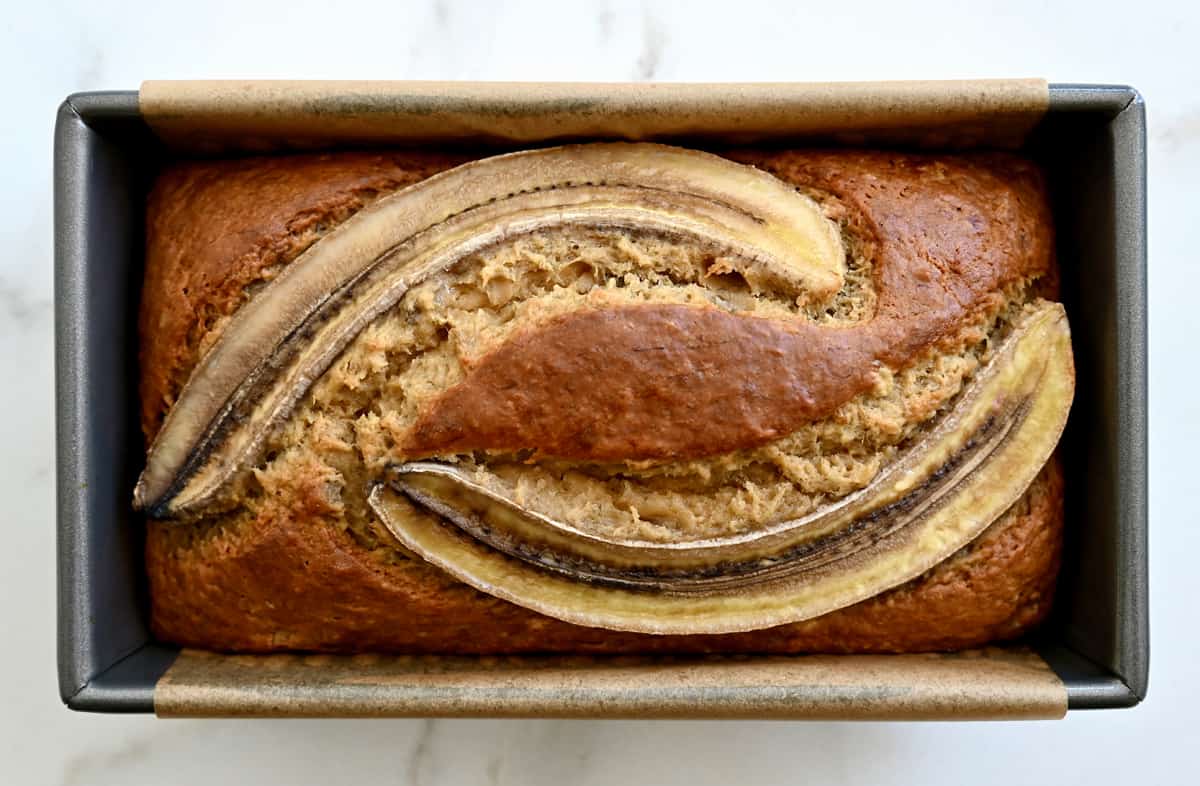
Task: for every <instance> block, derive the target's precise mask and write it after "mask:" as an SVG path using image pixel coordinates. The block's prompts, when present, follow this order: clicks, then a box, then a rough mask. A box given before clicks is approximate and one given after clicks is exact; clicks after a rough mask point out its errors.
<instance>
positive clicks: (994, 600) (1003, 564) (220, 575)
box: [146, 461, 1062, 654]
mask: <svg viewBox="0 0 1200 786" xmlns="http://www.w3.org/2000/svg"><path fill="white" fill-rule="evenodd" d="M319 494H320V492H319V491H318V490H314V491H313V493H312V494H311V495H298V497H299V499H304V498H307V499H310V500H316V499H318V498H319ZM312 513H313V511H311V510H309V509H308V506H307V505H306V504H303V503H299V504H297V505H296V506H295V507H294V508H293V510H292V511H291V512H289V513H284V514H282V515H280V516H277V517H266V516H264V517H260V518H259V519H257V520H255V521H253V522H250V525H249V526H244V527H241V528H239V529H238V530H236V531H234V532H229V533H222V534H220V535H217V536H215V537H213V538H212V539H210V540H206V541H204V542H203V543H202V544H199V545H195V546H190V547H178V546H176V545H175V539H174V538H173V537H172V532H171V527H172V525H170V524H164V523H162V522H151V523H150V527H149V539H148V541H147V546H146V563H147V566H148V568H149V572H150V589H151V608H152V621H153V627H154V633H155V635H156V636H157V637H158V638H160V639H163V640H166V641H171V642H175V643H177V644H182V645H185V646H192V647H204V648H210V649H220V650H231V651H244V652H268V651H272V650H287V649H298V650H316V651H322V652H356V651H372V650H378V651H396V652H421V653H464V654H465V653H492V654H499V653H532V652H588V653H635V652H636V653H643V652H676V653H685V652H686V653H705V652H762V653H794V652H917V651H931V650H949V649H960V648H965V647H972V646H978V645H981V644H984V643H986V642H989V641H997V640H1002V639H1007V638H1012V637H1014V636H1017V635H1020V634H1021V633H1023V632H1024V631H1026V630H1028V629H1029V628H1030V627H1031V626H1033V625H1035V624H1037V623H1038V622H1039V621H1041V620H1042V619H1043V618H1044V616H1045V615H1046V613H1047V612H1048V611H1049V609H1050V603H1051V600H1052V596H1053V591H1054V577H1055V574H1056V573H1057V570H1058V560H1059V551H1060V548H1061V536H1062V531H1061V530H1062V472H1061V470H1060V468H1059V465H1058V462H1057V461H1051V462H1050V464H1048V465H1047V467H1046V469H1044V470H1043V471H1042V474H1041V475H1040V476H1039V478H1038V479H1037V480H1036V481H1035V482H1034V484H1033V485H1032V486H1031V487H1030V490H1029V491H1028V492H1027V493H1026V495H1025V497H1024V498H1023V499H1022V500H1021V501H1020V502H1018V503H1017V504H1016V505H1015V506H1014V507H1013V508H1012V509H1011V510H1010V511H1009V512H1008V513H1006V514H1005V515H1004V516H1003V517H1002V518H1001V519H999V520H998V521H997V522H996V523H995V524H993V525H992V526H991V527H990V528H988V529H987V530H986V531H985V532H984V534H983V535H981V536H980V537H979V538H978V539H977V540H976V541H975V542H973V543H972V544H971V545H970V546H968V547H967V548H965V549H963V550H962V551H960V552H959V553H958V554H956V555H955V556H953V557H951V558H950V559H948V560H946V561H945V562H943V563H941V564H940V565H938V566H937V567H935V568H934V569H933V570H931V571H929V572H928V573H926V574H924V575H923V576H921V577H919V578H917V579H915V580H913V581H911V582H909V583H907V584H904V585H902V586H900V587H898V588H896V589H894V590H891V591H889V592H886V593H883V594H881V595H877V596H876V597H874V598H871V599H870V600H866V601H863V602H861V603H858V604H856V605H854V606H850V607H848V608H845V609H841V610H839V611H835V612H832V613H830V614H826V615H824V616H822V617H818V618H816V619H813V620H809V621H807V622H800V623H794V624H791V625H783V626H780V627H777V628H770V629H767V630H760V631H752V632H749V633H736V634H727V635H719V636H651V635H645V634H636V633H619V632H615V631H608V630H602V629H598V628H583V627H579V626H576V625H571V624H568V623H565V622H560V621H558V620H555V619H551V618H549V617H544V616H542V615H540V614H537V613H535V612H532V611H528V610H526V609H523V608H521V607H519V606H514V605H512V604H510V603H507V602H505V601H502V600H499V599H497V598H493V597H491V596H490V595H485V594H483V593H480V592H477V591H475V590H473V589H471V588H470V587H467V586H466V585H464V584H459V583H457V582H456V581H454V580H453V579H451V578H450V577H448V576H447V575H446V574H444V573H442V572H441V571H439V570H438V569H437V568H434V567H432V566H429V565H427V564H425V563H422V562H417V561H406V562H403V563H399V564H387V563H383V562H380V561H379V560H376V559H374V558H373V557H372V556H371V555H370V554H369V553H368V552H366V551H365V550H364V549H363V548H362V547H360V546H359V545H358V544H357V543H355V541H354V540H353V539H352V538H351V537H350V536H349V535H348V534H347V533H345V532H344V531H342V530H338V529H335V528H333V527H328V526H323V525H321V524H320V523H317V524H314V522H313V521H312V520H311V518H310V516H311V515H312Z"/></svg>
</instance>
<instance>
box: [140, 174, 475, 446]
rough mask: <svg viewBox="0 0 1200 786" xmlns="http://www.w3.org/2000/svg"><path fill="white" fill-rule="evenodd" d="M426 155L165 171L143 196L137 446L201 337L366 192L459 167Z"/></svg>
mask: <svg viewBox="0 0 1200 786" xmlns="http://www.w3.org/2000/svg"><path fill="white" fill-rule="evenodd" d="M462 160H463V157H457V158H455V157H451V156H448V155H442V154H434V153H389V154H383V153H340V154H337V155H329V154H326V155H310V156H295V157H282V158H260V159H241V160H234V161H213V162H203V163H200V162H190V163H189V162H185V163H178V164H175V165H172V166H170V167H168V168H167V169H166V170H165V171H164V172H163V173H162V174H161V175H160V176H159V178H158V181H157V182H156V183H155V185H154V188H153V190H152V191H151V193H150V198H149V204H148V209H147V222H146V276H145V287H144V289H143V292H142V306H141V314H140V320H139V325H138V327H139V333H140V335H141V352H140V356H139V360H140V363H141V368H142V388H141V392H142V430H143V433H144V434H145V435H146V439H147V442H149V439H150V437H151V435H152V434H153V433H154V432H156V431H157V430H158V426H159V424H160V423H161V422H162V418H163V416H164V415H165V414H166V411H167V409H168V408H169V407H170V405H171V402H172V401H173V400H174V397H175V395H176V394H177V393H178V391H179V389H180V388H181V387H183V383H184V382H185V381H186V378H187V375H188V372H189V371H191V368H192V366H194V365H195V363H196V361H197V360H198V359H199V353H200V347H201V346H202V343H203V340H204V338H205V334H206V333H207V332H208V331H209V330H211V329H212V328H213V326H214V325H216V324H217V323H218V322H219V320H220V319H221V318H223V317H227V316H229V315H230V314H232V313H233V312H234V310H236V309H237V307H238V306H239V305H240V304H241V303H242V302H243V300H244V299H245V297H246V295H247V288H250V287H253V286H254V285H255V284H257V283H259V282H263V281H266V280H268V279H270V278H271V277H272V276H273V275H274V274H275V273H277V272H278V270H279V268H280V267H282V266H283V265H285V264H287V263H288V262H291V261H292V260H293V259H295V258H296V257H297V256H299V255H300V253H301V252H302V251H304V249H305V248H307V247H308V246H309V245H311V244H312V243H313V242H314V241H315V240H316V239H317V238H319V237H320V236H321V234H322V233H323V232H324V231H325V230H326V229H329V228H332V227H333V226H335V225H337V224H338V223H340V222H342V221H344V220H346V219H347V218H349V217H350V216H351V215H352V214H354V213H355V212H357V211H358V210H360V209H361V208H363V207H364V206H366V205H367V204H368V203H369V202H370V201H371V200H373V199H374V198H375V197H377V196H379V195H381V194H386V193H390V192H392V191H395V190H397V189H399V188H403V187H404V186H407V185H411V184H413V183H415V182H417V181H419V180H423V179H425V178H427V177H429V176H430V175H432V174H435V173H436V172H439V171H441V170H443V169H448V168H450V167H452V166H454V165H455V164H458V163H461V162H462Z"/></svg>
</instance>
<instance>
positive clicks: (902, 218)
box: [141, 152, 1062, 653]
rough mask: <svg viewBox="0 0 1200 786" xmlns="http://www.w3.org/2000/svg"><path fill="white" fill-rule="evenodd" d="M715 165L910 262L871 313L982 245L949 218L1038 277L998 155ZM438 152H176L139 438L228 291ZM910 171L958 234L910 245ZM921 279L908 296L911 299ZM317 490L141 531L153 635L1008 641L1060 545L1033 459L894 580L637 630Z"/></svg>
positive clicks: (361, 645) (152, 249)
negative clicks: (958, 537) (447, 557)
mask: <svg viewBox="0 0 1200 786" xmlns="http://www.w3.org/2000/svg"><path fill="white" fill-rule="evenodd" d="M731 155H732V157H734V158H738V159H739V160H746V161H750V162H753V163H756V164H758V165H760V166H762V167H764V168H766V169H769V170H771V171H774V172H775V173H776V174H778V175H779V176H781V177H783V178H785V179H787V180H790V181H792V182H795V183H797V184H801V185H807V186H811V187H816V188H821V189H825V190H827V191H829V192H831V193H833V194H834V195H836V196H837V197H838V199H839V200H840V201H841V202H842V203H843V204H845V205H847V210H848V214H847V216H846V217H845V219H846V220H847V221H848V222H849V223H850V224H851V230H852V231H854V232H856V233H857V234H858V236H859V237H860V238H862V239H863V240H864V245H865V247H866V248H867V249H868V252H870V251H871V249H874V250H875V252H874V253H879V250H880V249H883V250H885V253H887V254H892V255H895V258H897V259H900V260H902V261H903V260H909V262H912V261H914V260H923V261H922V262H920V263H919V264H916V263H914V264H916V267H915V268H914V267H913V264H908V263H904V264H901V263H897V264H894V265H880V266H878V269H877V282H876V285H877V288H878V289H879V290H880V292H881V299H880V303H879V308H880V309H881V310H883V309H885V308H888V305H887V302H886V300H885V299H884V298H883V296H882V293H883V292H884V291H885V290H888V286H889V285H888V281H887V277H888V276H893V275H894V276H908V275H909V274H911V273H912V271H913V270H914V269H919V268H920V267H921V265H923V264H926V263H928V264H931V265H933V266H935V267H936V268H938V269H939V270H945V271H948V272H950V273H955V274H957V273H958V272H963V271H960V269H959V268H956V267H955V266H961V265H963V264H964V261H969V260H972V259H976V258H977V255H978V251H979V249H980V246H979V245H972V244H973V243H983V242H993V240H994V238H993V240H988V239H986V238H984V239H982V240H981V239H979V238H975V236H974V235H973V234H972V233H971V232H970V231H968V230H967V229H966V225H971V226H974V224H973V221H977V219H978V217H980V216H982V217H984V218H986V220H987V221H988V222H989V224H988V226H995V227H998V228H1000V229H1001V230H1004V231H1005V232H1006V233H1007V236H1008V237H1010V242H1011V245H1010V246H1009V247H1008V248H1007V253H1005V254H1000V255H998V256H995V257H990V256H989V259H993V260H994V261H992V262H989V263H988V264H990V265H995V266H998V267H996V269H995V270H994V271H993V272H994V273H995V274H996V275H997V277H998V278H997V279H996V280H997V281H1007V280H1014V279H1016V278H1020V277H1026V276H1034V275H1038V274H1046V273H1049V274H1050V275H1049V276H1047V278H1050V277H1052V275H1053V271H1052V267H1051V265H1050V260H1049V245H1050V240H1049V226H1050V223H1049V217H1048V215H1047V212H1046V207H1045V198H1044V195H1043V193H1042V189H1041V183H1040V178H1039V176H1038V174H1037V172H1036V170H1035V169H1034V168H1033V167H1032V166H1031V165H1029V164H1027V163H1025V162H1023V161H1020V160H1019V159H1015V158H1012V157H984V158H970V159H967V158H954V157H917V156H904V155H890V154H880V153H852V152H844V153H794V152H783V153H768V154H763V153H749V152H742V153H735V154H731ZM453 163H456V161H454V160H452V159H450V158H448V157H442V156H434V155H423V154H415V153H407V154H386V155H385V154H340V155H324V156H297V157H290V158H279V159H260V160H257V161H255V160H247V161H241V162H225V163H193V164H181V165H177V166H175V167H173V168H171V169H170V170H168V171H167V172H166V173H165V174H164V175H163V176H162V177H161V178H160V180H159V182H158V183H157V185H156V187H155V189H154V192H153V193H152V195H151V199H150V206H149V208H150V209H149V217H148V248H147V272H146V284H145V292H144V296H143V303H142V313H141V328H142V350H141V359H142V368H143V374H142V394H143V395H142V407H143V409H142V413H143V428H144V430H145V432H146V435H147V437H148V438H150V437H152V436H153V433H154V432H155V431H156V429H157V428H158V425H159V423H160V422H161V418H162V415H163V414H164V413H165V410H166V409H167V407H168V406H169V405H170V402H171V401H172V400H173V398H174V396H175V395H176V393H177V392H178V390H179V388H180V387H181V386H182V384H183V382H184V380H185V378H186V375H187V373H188V371H189V370H190V368H191V367H192V366H193V365H194V363H195V362H196V359H197V357H198V355H199V353H200V351H201V347H202V346H204V344H205V341H206V335H207V334H208V333H209V331H210V329H211V327H212V326H213V325H214V324H215V323H217V321H218V320H220V319H221V318H222V317H225V316H227V315H228V314H230V313H232V312H233V311H234V310H235V309H236V308H237V307H238V305H240V303H241V302H243V300H244V298H245V296H246V288H247V287H248V286H251V285H253V284H254V283H255V282H257V281H261V280H263V279H265V278H268V277H270V276H271V275H273V273H274V272H276V271H277V270H278V268H279V267H280V266H281V265H283V264H286V263H287V262H289V261H290V260H292V259H294V258H295V257H296V256H297V255H298V254H299V253H300V252H301V251H302V250H303V249H304V248H305V247H307V246H308V245H309V244H311V243H312V242H313V241H314V240H315V239H316V237H318V236H319V230H318V227H321V226H323V225H331V224H336V223H337V222H339V221H342V220H344V219H345V218H346V217H348V216H349V215H350V214H351V213H353V212H354V211H355V210H357V209H359V208H361V207H362V206H363V205H364V204H366V203H367V202H368V201H369V200H370V199H372V198H373V197H374V196H375V195H376V194H378V193H380V192H386V191H389V190H393V189H395V188H397V187H400V186H402V185H405V184H408V183H411V182H415V181H416V180H419V179H421V178H423V177H426V176H428V175H430V174H432V173H433V172H435V171H437V170H438V169H442V168H446V167H448V166H450V165H452V164H453ZM929 183H935V184H936V183H942V184H944V185H945V188H944V189H943V190H942V191H938V190H937V189H936V188H935V193H934V197H935V199H934V202H935V204H937V205H941V208H937V209H939V210H942V211H943V212H945V213H946V215H948V216H949V215H951V214H955V215H957V214H958V213H959V210H958V208H960V207H962V206H963V204H964V201H968V202H970V205H971V206H972V207H971V209H970V210H968V211H967V215H966V216H965V217H964V218H963V221H964V222H965V224H964V225H963V227H962V228H961V232H955V231H950V230H949V229H945V230H942V231H939V232H937V233H936V236H931V235H930V234H929V229H928V225H927V224H926V223H925V220H924V219H921V218H920V217H919V216H918V215H917V214H916V212H914V211H913V210H912V209H911V207H910V206H911V204H912V201H911V200H909V196H906V189H910V191H909V192H908V193H911V188H915V187H916V186H917V184H925V185H924V186H923V187H926V188H928V187H929V185H928V184H929ZM881 194H887V195H888V196H887V198H886V199H884V198H883V197H882V196H881ZM939 194H940V196H939ZM968 197H969V199H968ZM880 200H882V201H883V205H882V206H880V204H879V203H880ZM939 200H940V201H939ZM921 201H925V200H921ZM929 209H934V208H929ZM951 218H953V216H951ZM954 220H957V219H954ZM1005 232H1002V233H1001V234H1002V235H1004V234H1005ZM973 238H974V239H973ZM939 249H940V250H939ZM935 251H936V253H935ZM889 271H890V272H889ZM968 277H969V276H968ZM917 280H918V283H920V279H919V278H918V279H917ZM936 280H937V282H938V283H936V284H934V283H933V282H934V278H932V277H931V279H930V281H929V282H925V283H929V284H930V286H931V287H932V288H931V289H928V291H927V294H928V297H929V298H930V300H929V302H930V303H931V304H935V305H936V304H942V307H946V305H947V304H949V303H951V302H953V303H957V304H960V305H965V304H966V303H967V302H969V300H970V298H969V295H970V293H968V292H960V291H957V290H956V287H958V286H959V283H958V277H957V276H956V275H949V276H946V277H945V278H942V277H941V276H938V277H937V278H936ZM895 283H896V282H893V284H895ZM909 289H910V290H911V287H910V288H909ZM902 290H903V287H901V286H892V288H891V291H892V292H899V291H902ZM920 291H921V288H920V287H918V288H917V295H915V296H916V297H923V296H921V295H920ZM909 296H914V295H909ZM909 296H906V297H909ZM964 298H966V300H964ZM1002 298H1003V296H1002V295H1001V294H1000V293H999V292H997V291H993V290H990V289H989V290H986V291H984V292H982V294H981V299H982V301H988V300H989V299H992V300H997V301H998V300H1002ZM909 305H910V306H911V303H910V304H909ZM992 305H994V303H993V304H992ZM979 307H980V308H983V307H984V306H983V305H980V306H979ZM913 330H914V331H915V332H913V333H908V334H905V335H904V336H903V338H904V339H905V341H906V342H914V343H935V342H936V341H937V339H938V338H939V333H938V332H937V331H936V330H933V331H932V332H927V331H926V330H925V328H923V327H922V325H920V324H918V325H915V326H914V328H913ZM309 481H311V482H309ZM321 483H322V481H321V479H320V478H319V477H316V476H314V477H313V478H311V479H309V480H307V481H306V479H305V478H296V479H295V484H294V485H295V489H296V492H295V496H294V498H293V499H291V500H288V501H287V502H286V504H280V505H271V506H265V507H264V508H263V510H262V511H261V512H260V513H259V517H258V518H257V519H256V520H253V521H247V522H242V523H240V524H231V525H230V527H229V529H227V530H225V531H222V532H218V533H215V534H212V535H210V536H208V537H203V538H195V539H192V538H184V537H179V536H178V530H172V525H169V524H163V523H161V522H150V524H149V527H148V538H147V543H146V561H147V569H148V572H149V576H150V586H151V608H152V624H153V628H154V631H155V634H156V636H158V637H159V638H161V639H163V640H166V641H172V642H175V643H179V644H184V645H188V646H196V647H205V648H211V649H223V650H238V651H269V650H280V649H300V650H322V651H340V652H352V651H363V650H392V651H408V652H459V653H473V652H490V653H515V652H554V651H557V652H778V653H787V652H818V651H820V652H893V651H921V650H938V649H956V648H961V647H968V646H973V645H978V644H982V643H984V642H988V641H993V640H998V639H1004V638H1010V637H1013V636H1016V635H1019V634H1021V633H1022V632H1024V631H1025V630H1027V629H1028V628H1029V627H1030V626H1032V625H1034V624H1036V623H1037V622H1038V621H1039V620H1041V619H1042V618H1043V617H1044V616H1045V614H1046V613H1047V611H1048V610H1049V606H1050V599H1051V595H1052V591H1053V583H1054V576H1055V574H1056V572H1057V565H1058V560H1059V551H1060V544H1061V527H1062V503H1061V500H1062V481H1061V471H1060V470H1059V468H1058V466H1057V463H1056V462H1052V463H1051V465H1049V466H1048V467H1047V469H1046V470H1044V471H1043V473H1042V475H1041V476H1040V477H1039V479H1038V481H1036V482H1035V484H1034V485H1033V486H1032V487H1031V488H1030V491H1029V492H1027V494H1026V495H1025V497H1024V498H1023V499H1022V500H1021V501H1020V502H1019V503H1018V504H1017V505H1016V506H1014V508H1013V510H1011V511H1010V512H1009V513H1008V514H1006V515H1005V516H1004V517H1003V518H1002V519H1001V520H1000V521H998V522H997V523H996V524H994V525H993V526H992V527H991V528H989V530H988V531H987V532H986V533H985V534H984V535H982V536H981V537H980V538H979V539H977V540H976V541H975V542H974V543H973V544H972V545H971V546H970V547H968V548H967V549H965V550H964V551H962V552H960V553H959V554H957V555H956V556H955V557H953V558H951V559H950V560H947V561H945V562H943V563H942V564H940V565H938V566H937V567H935V568H934V569H933V570H931V571H929V572H928V573H927V574H925V575H924V576H922V577H920V578H918V579H916V580H914V581H912V582H910V583H908V584H906V585H904V586H903V587H900V588H898V589H896V590H892V591H890V592H888V593H885V594H882V595H880V596H877V597H875V598H873V599H871V600H868V601H864V602H863V603H860V604H857V605H855V606H852V607H849V608H847V609H843V610H841V611H838V612H834V613H832V614H828V615H825V616H823V617H820V618H818V619H815V620H810V621H808V622H803V623H797V624H793V625H786V626H782V627H779V628H773V629H770V630H765V631H756V632H751V633H743V634H731V635H724V636H686V637H679V636H672V637H655V636H645V635H639V634H626V633H615V632H612V631H605V630H598V629H590V628H581V627H577V626H573V625H569V624H567V623H563V622H559V621H556V620H552V619H550V618H547V617H544V616H541V615H538V614H535V613H533V612H529V611H527V610H524V609H522V608H519V607H516V606H513V605H511V604H508V603H505V602H503V601H500V600H497V599H495V598H492V597H490V596H487V595H483V594H481V593H478V592H476V591H475V590H473V589H471V588H469V587H466V586H465V585H462V584H459V583H457V582H455V581H454V580H453V579H451V578H450V577H448V576H447V575H446V574H444V573H442V572H440V571H438V570H436V569H434V568H432V567H430V566H428V565H426V564H424V563H421V562H418V561H410V560H400V561H397V562H393V563H389V562H385V561H383V560H381V559H379V558H378V557H377V556H376V555H373V554H372V553H370V552H369V551H368V550H367V549H365V548H364V547H362V546H360V545H359V544H358V543H357V542H356V541H355V540H354V539H353V538H352V536H351V535H349V534H348V533H346V532H344V531H343V530H341V529H338V528H337V527H335V526H332V525H331V523H330V519H329V517H328V515H327V514H328V513H329V511H328V509H327V507H326V505H327V503H326V502H325V501H324V499H325V498H324V493H323V489H322V488H321ZM308 485H311V486H312V488H311V489H309V490H308V491H307V492H306V491H305V488H306V487H307V486H308Z"/></svg>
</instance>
